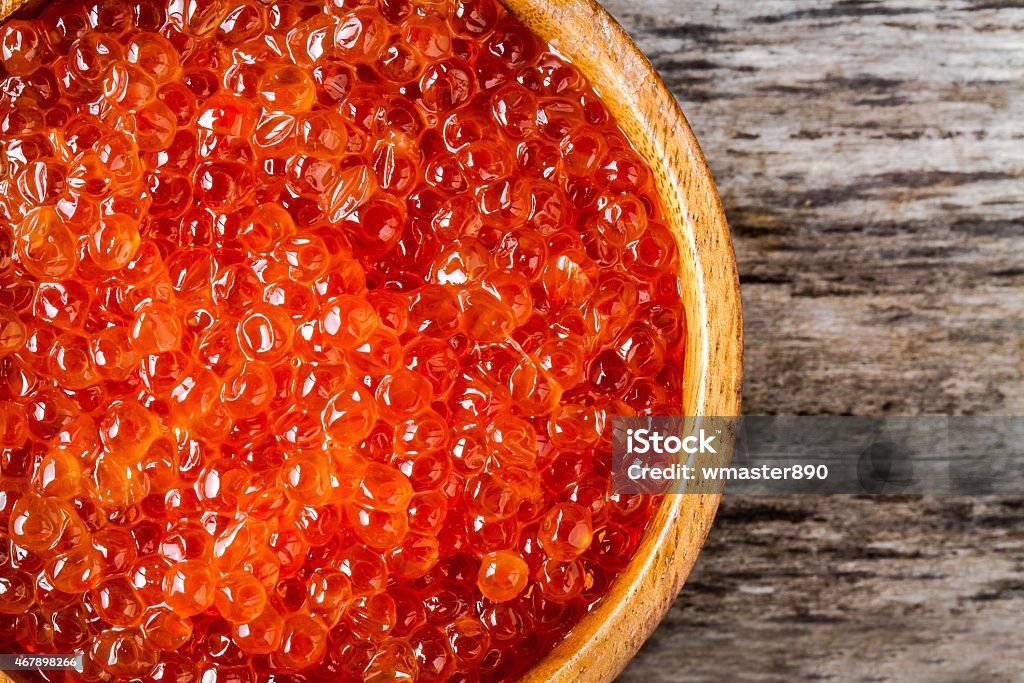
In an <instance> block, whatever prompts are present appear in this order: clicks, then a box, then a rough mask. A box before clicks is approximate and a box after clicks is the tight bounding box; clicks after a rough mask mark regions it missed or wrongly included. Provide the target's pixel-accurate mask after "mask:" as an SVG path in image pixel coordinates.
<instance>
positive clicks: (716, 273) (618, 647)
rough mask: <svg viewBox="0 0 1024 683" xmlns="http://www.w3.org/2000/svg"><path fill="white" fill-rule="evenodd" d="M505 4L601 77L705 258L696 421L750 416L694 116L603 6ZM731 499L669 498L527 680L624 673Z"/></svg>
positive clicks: (696, 259)
mask: <svg viewBox="0 0 1024 683" xmlns="http://www.w3.org/2000/svg"><path fill="white" fill-rule="evenodd" d="M499 1H500V2H501V3H502V4H503V5H504V6H505V7H506V8H507V9H508V10H509V11H510V12H511V13H512V14H513V15H514V16H516V17H517V18H518V19H519V20H520V21H522V22H523V23H524V24H526V26H527V27H528V28H530V29H531V30H532V31H534V32H535V33H536V34H537V35H539V36H540V37H541V38H542V39H544V40H545V41H547V42H549V43H551V45H552V46H553V47H554V48H555V49H557V50H558V51H559V52H560V53H561V54H563V55H564V56H566V57H568V58H569V60H570V61H571V62H572V63H574V64H575V65H576V66H577V67H578V68H580V69H581V71H582V72H583V73H584V74H585V75H587V76H588V77H590V80H591V82H592V83H593V84H594V85H595V89H596V90H598V94H599V95H600V96H601V98H602V100H603V101H604V102H605V103H606V104H607V105H609V109H610V110H612V113H613V114H614V115H615V118H616V120H617V121H618V122H619V124H620V126H622V127H623V129H624V131H625V132H626V134H627V137H628V138H629V140H630V142H631V143H633V145H634V146H635V147H637V149H638V151H640V153H641V154H642V156H643V157H644V158H645V160H646V161H647V163H648V165H649V166H650V167H651V169H652V170H654V171H655V175H656V176H657V177H656V180H657V181H658V191H659V195H660V197H661V199H662V200H663V203H665V204H666V205H667V206H666V213H668V214H672V215H671V216H669V219H670V220H669V222H670V223H671V226H670V227H672V229H673V233H674V235H675V237H676V239H677V242H679V243H680V246H681V247H682V256H683V258H684V259H685V258H687V257H690V258H692V259H693V263H692V264H686V263H684V264H681V267H682V268H683V269H684V273H683V280H684V282H686V281H687V280H690V281H691V282H692V283H693V285H694V286H695V290H696V293H695V302H688V303H696V305H695V306H694V305H688V306H687V308H686V328H687V330H686V333H687V351H686V359H685V361H684V362H685V372H684V377H685V380H684V384H686V385H687V388H686V390H685V395H684V402H683V407H684V412H685V413H686V414H687V415H693V416H734V415H739V414H740V402H741V396H742V383H743V314H742V303H741V298H740V284H739V274H738V269H737V265H736V258H735V252H734V250H733V245H732V238H731V235H730V233H729V226H728V223H727V220H726V216H725V211H724V208H723V205H722V201H721V198H720V196H719V194H718V191H717V189H716V187H715V182H714V179H713V177H712V175H711V171H710V169H709V167H708V165H707V161H706V159H705V157H704V154H703V152H702V151H701V149H700V145H699V144H698V142H697V139H696V137H695V135H694V133H693V130H692V129H691V127H690V125H689V123H688V121H687V120H686V116H685V115H684V114H683V111H682V108H681V107H680V105H679V103H678V102H677V100H676V99H675V97H674V96H673V95H672V93H671V92H670V91H669V89H668V87H667V86H666V85H665V83H664V81H663V80H662V79H661V77H660V76H659V75H658V72H657V71H656V70H655V68H654V66H653V65H652V64H651V62H650V60H648V59H647V57H646V56H645V55H644V54H643V52H642V51H641V50H640V48H639V47H638V46H637V45H636V43H634V42H633V40H632V38H630V36H629V35H628V34H627V33H626V31H625V29H623V28H622V26H621V25H619V23H618V22H617V21H616V20H615V19H614V18H613V17H612V16H611V15H610V14H608V12H607V11H606V10H605V9H604V8H603V7H601V6H600V5H599V4H598V3H597V2H595V0H499ZM574 32H575V33H574ZM566 36H569V37H570V38H569V40H568V41H567V40H565V37H566ZM573 37H575V38H576V39H575V40H573V39H572V38H573ZM595 74H598V75H599V78H595V77H594V76H595ZM617 85H618V86H621V87H620V88H618V89H616V86H617ZM616 110H617V111H616ZM672 207H675V208H676V209H677V211H675V212H673V211H671V208H672ZM691 266H692V272H685V271H686V269H687V268H690V267H691ZM687 276H689V277H687ZM712 295H713V296H712ZM685 298H686V293H684V299H685ZM726 436H728V435H726ZM727 445H728V444H727ZM720 499H721V495H720V494H714V495H712V494H706V493H704V494H685V495H667V496H665V499H664V500H663V502H662V504H661V505H660V506H659V508H658V510H657V511H656V513H655V517H654V519H653V520H652V522H651V525H650V526H649V527H648V531H647V533H646V534H645V536H644V539H643V540H642V541H641V544H640V546H639V548H638V549H637V552H636V554H635V555H634V560H631V562H630V564H629V565H628V566H627V567H626V568H625V569H624V570H623V572H622V573H620V575H619V576H618V577H617V578H616V579H615V581H614V582H613V583H612V585H611V587H610V589H609V591H608V592H607V593H606V594H605V596H604V597H603V598H602V599H601V601H600V602H599V603H598V604H597V606H596V607H595V608H594V609H592V610H591V611H590V612H589V613H588V614H586V615H584V617H583V618H582V619H581V620H580V621H579V622H578V623H577V624H576V625H575V626H574V627H573V628H572V630H570V631H569V633H568V634H567V635H566V636H565V637H564V638H563V639H562V640H561V641H559V642H558V643H557V644H556V645H555V647H554V648H553V649H552V650H551V651H550V652H548V653H547V654H546V655H545V656H544V657H543V658H542V659H541V660H540V661H539V662H538V663H537V664H536V665H534V666H533V667H532V668H531V669H530V670H529V671H528V672H527V673H526V674H525V675H524V676H523V677H522V678H521V679H520V683H542V682H550V683H570V682H581V683H583V682H587V683H603V682H605V681H610V680H612V679H613V678H614V677H615V676H616V675H618V674H619V673H620V672H621V671H622V669H624V668H625V666H626V664H628V663H629V661H630V660H631V659H632V658H633V656H634V655H635V654H636V652H637V650H639V648H640V646H641V645H642V644H643V642H644V641H645V640H646V639H647V638H648V637H649V636H650V635H651V633H653V631H654V630H655V628H656V627H657V625H658V623H659V622H660V621H661V619H662V618H663V617H664V615H665V613H666V612H667V611H668V609H669V607H670V606H671V604H672V602H673V601H674V600H675V598H676V596H677V595H678V594H679V591H680V589H681V588H682V587H683V584H684V583H685V581H686V578H687V577H688V576H689V573H690V571H691V570H692V569H693V566H694V563H695V562H696V560H697V555H698V554H699V552H700V549H701V547H702V546H703V543H704V540H705V539H706V537H707V533H708V531H709V529H710V527H711V524H712V522H713V520H714V517H715V513H716V512H717V509H718V504H719V501H720Z"/></svg>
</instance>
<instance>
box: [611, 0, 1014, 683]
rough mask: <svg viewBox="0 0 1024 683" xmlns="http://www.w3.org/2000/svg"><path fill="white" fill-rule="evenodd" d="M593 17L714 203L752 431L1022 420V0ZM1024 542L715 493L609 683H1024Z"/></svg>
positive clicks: (883, 507) (979, 510)
mask: <svg viewBox="0 0 1024 683" xmlns="http://www.w3.org/2000/svg"><path fill="white" fill-rule="evenodd" d="M604 4H605V6H606V8H607V9H608V10H609V11H610V12H611V13H612V15H613V16H615V17H616V18H617V19H618V20H619V21H620V22H622V24H623V25H624V27H625V28H626V29H627V31H629V32H630V33H631V34H632V35H633V36H634V38H636V40H637V41H638V43H639V45H640V47H641V48H642V49H643V50H644V51H645V52H646V53H647V54H648V56H650V57H651V58H652V61H653V62H654V64H655V66H656V67H657V68H658V69H659V71H660V72H661V74H662V76H663V77H664V78H665V80H666V82H667V83H668V85H669V86H670V88H671V89H672V90H673V92H674V94H675V95H676V96H677V98H678V99H679V100H680V102H681V104H682V105H683V108H684V110H685V111H686V113H687V117H688V119H689V120H690V122H691V124H692V125H693V128H694V131H695V132H696V134H697V136H698V138H699V139H700V141H701V145H702V147H703V149H704V151H705V153H706V155H707V157H708V159H709V163H710V165H711V168H712V171H713V173H714V175H715V178H716V181H717V183H718V188H719V191H720V193H721V195H722V199H723V202H724V204H725V207H726V213H727V216H728V218H729V223H730V225H731V227H732V230H733V237H734V241H735V244H736V250H737V257H738V261H739V267H740V274H741V281H742V285H743V298H744V316H745V331H746V334H745V337H746V350H745V356H746V382H745V385H744V391H745V394H744V412H745V413H747V414H848V413H856V414H867V415H871V414H894V415H914V414H995V415H1024V335H1022V333H1021V332H1022V329H1024V191H1022V190H1024V183H1022V175H1024V37H1022V36H1024V3H1020V2H1017V1H1012V0H1011V1H1005V0H1004V1H997V0H978V1H976V2H967V1H964V2H926V1H911V0H902V1H897V0H892V1H886V2H850V1H846V2H843V1H836V2H816V1H814V0H801V1H795V0H774V1H765V0H761V1H759V2H739V1H723V0H686V1H685V2H684V1H683V0H606V2H605V3H604ZM1022 522H1024V498H1020V497H987V498H975V499H969V500H968V499H962V498H947V497H936V498H853V497H850V496H836V497H830V498H815V497H802V498H797V497H789V498H786V497H758V498H752V497H736V496H734V497H730V496H729V495H728V494H727V495H726V496H725V497H724V499H723V502H722V508H721V511H720V514H719V518H718V520H717V521H716V523H715V526H714V528H713V529H712V532H711V535H710V537H709V539H708V543H707V545H706V546H705V549H704V551H703V553H702V555H701V559H700V562H699V563H698V566H697V568H696V569H695V571H694V574H693V575H692V576H691V579H690V581H689V582H688V583H687V586H686V587H685V588H684V590H683V593H682V596H681V597H680V599H679V600H678V601H677V602H676V604H675V605H674V606H673V608H672V610H671V611H670V612H669V615H668V617H667V619H666V621H665V622H664V623H663V625H662V627H661V628H660V629H659V631H657V632H656V633H655V635H654V637H653V638H652V639H651V640H650V641H649V642H648V644H647V645H646V646H645V647H644V648H643V649H642V650H641V652H640V654H639V655H638V657H637V658H636V659H635V660H634V661H633V662H632V664H631V665H630V667H629V668H627V670H626V672H625V673H624V674H623V676H622V677H621V680H622V681H623V682H624V683H634V682H635V683H656V682H669V681H671V682H676V681H688V682H698V683H699V682H703V681H726V680H735V681H772V682H774V681H787V682H794V681H812V680H814V681H820V680H831V681H844V682H845V681H900V682H904V681H948V682H954V681H969V680H986V681H1020V680H1024V656H1022V654H1024V651H1022V645H1021V641H1020V636H1019V631H1020V627H1019V618H1020V617H1019V615H1020V614H1021V611H1022V608H1024V524H1022Z"/></svg>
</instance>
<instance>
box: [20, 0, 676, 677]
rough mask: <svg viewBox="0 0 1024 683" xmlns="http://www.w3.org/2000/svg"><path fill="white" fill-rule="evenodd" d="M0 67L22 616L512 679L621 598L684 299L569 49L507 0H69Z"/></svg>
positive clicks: (88, 634) (339, 666) (72, 626)
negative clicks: (623, 471) (598, 608)
mask: <svg viewBox="0 0 1024 683" xmlns="http://www.w3.org/2000/svg"><path fill="white" fill-rule="evenodd" d="M0 80H2V81H3V88H0V183H2V188H0V189H2V191H0V474H2V475H3V476H2V481H0V615H2V616H3V619H2V621H3V624H2V626H3V628H2V629H0V641H3V642H2V643H0V646H2V647H3V648H6V649H5V650H3V651H10V652H16V651H25V650H28V651H32V652H38V653H43V654H45V653H61V652H71V651H82V652H84V653H85V671H84V672H83V674H82V676H81V678H82V679H83V680H87V681H92V682H96V683H100V682H102V683H128V682H129V681H154V682H160V681H175V683H191V682H197V683H198V682H200V681H201V682H202V683H216V682H218V681H231V682H232V683H270V682H271V681H281V680H288V681H293V682H294V683H307V682H308V683H315V682H317V681H327V680H332V681H333V680H342V681H403V682H404V681H407V682H409V683H413V682H415V681H454V680H458V681H483V682H488V683H490V682H497V681H510V680H516V679H518V678H519V677H521V675H522V674H523V673H524V672H525V671H526V670H527V669H528V668H529V667H530V666H532V665H533V664H534V663H535V662H536V661H537V660H538V659H540V658H541V657H543V656H544V654H545V653H547V652H548V651H549V650H550V649H551V648H552V647H553V646H554V644H555V643H557V642H558V640H559V639H560V638H562V637H563V636H564V635H565V633H566V632H567V631H569V630H570V629H571V628H572V627H573V626H574V624H575V623H576V621H577V620H578V619H579V618H580V616H581V615H583V614H585V613H586V612H587V611H588V610H589V609H590V608H591V607H593V606H594V604H596V603H597V602H598V601H599V600H601V599H602V596H603V595H604V594H605V592H606V591H607V589H608V587H609V586H610V585H611V584H612V582H613V581H614V580H615V577H616V575H617V574H618V573H619V572H620V571H621V570H622V569H623V568H624V567H625V566H626V564H627V563H628V562H629V559H630V557H631V555H632V554H633V553H634V552H635V551H636V548H637V547H638V545H639V543H640V540H641V538H642V536H643V533H644V530H645V528H646V526H647V524H648V522H649V520H650V519H651V516H652V514H653V511H654V509H655V506H656V500H655V499H652V498H649V497H643V496H626V495H619V494H616V493H615V492H614V491H613V490H612V487H611V481H610V475H609V469H610V457H609V439H610V430H611V418H612V416H614V415H628V414H639V415H654V414H673V413H677V412H679V411H680V410H681V407H680V398H681V395H682V384H683V381H684V380H683V373H682V367H683V358H684V354H685V349H684V342H683V340H684V339H685V336H686V335H685V324H686V323H685V311H684V310H683V308H682V304H681V295H680V289H679V287H680V283H679V279H678V272H679V269H680V268H679V252H678V249H677V246H676V243H675V241H674V237H673V235H672V233H671V231H670V230H669V228H668V227H667V223H666V217H665V215H664V212H663V210H662V207H661V205H660V202H659V199H658V195H657V190H656V188H655V185H654V181H653V174H652V173H651V171H650V169H649V168H648V167H647V166H646V165H645V163H644V161H643V159H642V158H641V156H640V155H639V154H638V153H637V152H636V151H635V150H634V149H633V148H632V147H631V146H630V144H629V142H628V141H627V140H626V139H625V137H624V136H623V133H622V132H621V131H620V130H619V129H618V127H617V126H616V124H615V122H614V121H613V120H612V119H611V118H610V116H609V114H608V112H607V110H606V109H605V108H604V107H603V105H602V104H601V102H600V100H599V99H598V97H597V96H596V94H595V93H594V91H593V89H592V87H591V85H590V84H589V83H588V82H587V80H586V79H585V78H584V76H583V75H582V73H581V72H580V71H579V70H578V69H576V68H575V67H574V66H573V65H571V64H568V63H567V62H566V61H565V60H564V59H563V58H562V57H560V56H559V55H558V54H557V53H556V52H555V51H554V50H552V49H550V47H549V46H546V45H545V44H544V43H543V42H542V41H541V40H540V39H539V38H537V37H536V36H534V35H532V34H531V33H530V32H529V31H528V30H527V29H526V28H525V27H524V26H522V25H521V24H520V23H519V22H518V21H517V20H515V19H514V18H513V17H512V16H510V15H509V14H508V13H507V12H506V11H505V10H504V9H503V8H502V6H501V5H500V4H498V3H497V2H495V0H425V1H422V2H401V1H395V0H309V1H308V2H281V1H273V0H264V1H257V0H175V1H173V2H171V1H170V0H143V1H142V2H137V3H128V2H126V1H125V0H97V1H94V2H87V3H86V4H85V5H84V6H83V5H82V4H81V3H77V2H73V0H56V2H55V3H53V4H52V6H50V7H47V8H45V9H44V10H43V11H42V12H41V13H40V14H39V15H38V16H30V15H26V16H23V17H22V16H20V17H19V18H18V19H16V20H10V21H7V22H5V23H3V24H2V25H0ZM39 680H43V679H41V678H40V679H39ZM45 680H47V681H61V682H65V681H71V680H78V678H77V677H76V678H74V679H72V678H70V677H62V676H50V675H49V674H48V677H47V678H46V679H45Z"/></svg>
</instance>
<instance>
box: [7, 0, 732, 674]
mask: <svg viewBox="0 0 1024 683" xmlns="http://www.w3.org/2000/svg"><path fill="white" fill-rule="evenodd" d="M502 2H504V4H505V5H506V6H507V7H508V9H509V10H510V11H511V12H512V13H513V14H515V15H516V16H517V17H518V18H519V19H520V20H521V21H523V22H524V23H525V24H526V25H527V26H528V27H530V29H532V30H533V31H534V32H535V33H536V34H537V35H539V36H540V37H541V38H543V39H544V40H546V41H548V42H550V43H552V44H553V45H554V46H555V47H556V48H558V50H559V51H561V53H562V54H564V55H565V56H566V57H568V58H569V59H570V60H572V62H573V63H575V65H576V66H577V67H578V68H579V69H580V70H581V71H582V72H583V73H584V74H586V76H587V77H588V78H589V79H590V81H591V83H593V84H594V85H595V86H596V88H597V90H598V92H599V94H600V95H601V97H602V98H603V100H604V102H605V104H606V105H607V106H608V108H609V110H610V111H611V112H612V114H613V115H614V116H615V118H616V120H617V121H618V123H619V125H620V126H621V127H622V128H623V130H624V131H625V133H626V135H627V137H628V138H629V140H630V141H631V142H632V143H633V145H634V146H635V147H636V148H637V149H638V150H639V152H640V153H641V154H642V155H643V156H644V158H645V159H646V161H647V163H648V164H649V165H650V167H651V169H652V170H653V171H654V175H655V178H656V181H657V185H658V191H659V194H660V196H661V199H662V203H663V205H664V208H665V211H666V214H667V217H668V220H669V225H670V227H671V228H672V230H673V233H674V234H675V236H676V239H677V242H678V244H679V247H680V250H681V251H680V254H681V259H680V260H681V264H682V265H681V272H680V277H681V280H682V284H683V292H684V294H683V299H684V303H685V306H686V316H687V321H686V322H687V326H686V349H687V351H686V362H685V371H684V374H685V382H684V391H683V394H684V395H683V410H684V414H686V415H709V416H717V415H721V416H732V415H738V414H739V408H740V388H741V384H742V377H743V329H742V314H741V304H740V289H739V278H738V275H737V270H736V259H735V256H734V254H733V249H732V241H731V239H730V237H729V226H728V225H727V223H726V220H725V214H724V212H723V210H722V202H721V200H720V199H719V197H718V192H717V191H716V189H715V184H714V181H713V180H712V178H711V172H710V171H709V170H708V166H707V163H706V162H705V160H704V155H703V154H702V153H701V151H700V147H699V146H698V144H697V140H696V138H695V137H694V135H693V131H692V130H690V126H689V124H688V123H687V121H686V118H685V117H684V116H683V112H682V111H681V110H680V108H679V105H678V104H677V103H676V101H675V98H674V97H673V96H672V94H671V93H670V92H669V91H668V89H667V88H666V87H665V84H664V83H663V82H662V81H661V79H660V78H659V76H658V74H657V72H656V71H655V70H654V67H653V66H651V63H650V62H649V61H648V60H647V58H646V57H644V55H643V54H642V53H641V52H640V50H639V49H638V48H637V46H636V45H635V44H634V43H633V41H632V40H631V39H630V38H629V36H628V35H627V34H626V32H625V31H623V30H622V28H621V27H620V26H619V25H618V24H617V23H616V22H615V20H614V19H612V18H611V17H610V16H609V15H608V13H607V12H605V11H604V10H603V9H602V8H601V7H600V6H599V5H597V4H596V3H595V2H593V0H502ZM24 4H26V3H25V2H24V0H0V19H2V18H4V17H6V16H8V15H9V14H10V13H11V12H13V11H14V10H16V9H18V8H19V7H20V6H22V5H24ZM719 499H720V496H718V495H707V494H687V495H670V496H666V497H665V500H664V502H663V503H662V505H661V506H660V508H659V509H658V511H657V513H656V514H655V517H654V519H653V521H652V523H651V527H650V528H649V529H648V531H647V533H646V535H645V537H644V539H643V541H642V542H641V544H640V548H639V549H638V551H637V553H636V555H635V556H634V558H633V560H632V561H631V562H630V564H629V565H628V566H627V567H626V568H625V569H624V570H623V572H622V574H621V575H620V576H619V577H618V579H617V580H616V581H615V582H614V583H613V584H612V587H611V590H610V591H609V592H608V593H607V595H605V597H604V598H603V599H602V600H601V602H600V603H599V604H598V606H597V607H596V608H595V609H594V610H593V611H591V612H590V613H589V614H587V615H586V616H585V617H584V618H583V619H582V620H581V621H580V622H579V624H577V625H576V627H575V628H574V629H573V630H572V631H571V632H570V633H569V634H568V635H567V636H566V637H565V638H564V639H563V640H562V641H561V642H560V643H559V644H558V645H557V646H556V647H555V649H554V650H552V651H551V652H550V653H549V654H548V655H547V656H546V657H545V658H544V659H543V660H541V661H540V662H539V663H538V664H537V666H535V667H534V668H533V669H532V670H531V671H530V673H529V674H527V675H526V676H525V677H524V679H523V683H541V682H542V681H544V682H550V683H570V682H572V683H598V682H601V683H603V682H606V681H610V680H612V679H613V678H614V677H615V676H616V675H618V674H619V672H621V671H622V669H623V668H624V667H625V666H626V664H627V663H628V662H629V660H630V659H631V658H632V657H633V655H634V654H636V651H637V650H638V649H639V648H640V646H641V645H642V644H643V642H644V640H646V639H647V637H648V636H649V635H650V634H651V633H652V632H653V631H654V629H655V628H656V627H657V625H658V622H659V621H661V618H662V617H663V616H664V615H665V612H666V611H667V610H668V608H669V606H670V605H671V604H672V601H673V600H674V599H675V597H676V596H677V595H678V593H679V591H680V589H681V588H682V586H683V583H684V582H685V581H686V577H687V576H688V575H689V573H690V570H691V569H692V568H693V565H694V562H696V560H697V555H698V553H699V552H700V549H701V546H702V545H703V543H704V539H705V538H706V537H707V533H708V530H709V529H710V527H711V522H712V521H713V520H714V517H715V512H716V511H717V509H718V502H719ZM5 678H6V677H5V676H4V675H3V674H2V673H0V681H3V680H4V679H5Z"/></svg>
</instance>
